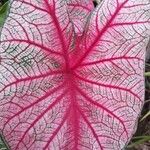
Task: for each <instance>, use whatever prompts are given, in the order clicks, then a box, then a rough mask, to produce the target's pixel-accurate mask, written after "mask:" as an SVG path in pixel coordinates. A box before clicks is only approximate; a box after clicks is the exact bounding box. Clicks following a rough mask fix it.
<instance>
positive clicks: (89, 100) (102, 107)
mask: <svg viewBox="0 0 150 150" xmlns="http://www.w3.org/2000/svg"><path fill="white" fill-rule="evenodd" d="M76 89H77V91H78V92H79V93H80V94H81V95H82V96H83V97H85V99H86V100H87V101H88V102H90V103H91V104H93V105H95V106H97V107H100V108H101V109H102V110H105V111H106V112H107V113H108V114H110V115H112V116H113V117H114V118H116V119H117V120H118V121H119V122H120V123H121V124H122V126H123V128H124V132H125V133H126V135H127V136H128V132H127V130H126V127H125V125H124V123H123V121H122V120H121V119H120V118H119V117H118V116H116V115H115V114H114V113H113V112H111V111H110V110H109V109H107V108H106V107H104V106H103V105H101V104H99V103H97V102H95V101H93V100H92V99H91V98H90V97H88V96H87V95H86V94H85V93H84V92H83V91H82V90H81V89H79V88H78V87H76Z"/></svg>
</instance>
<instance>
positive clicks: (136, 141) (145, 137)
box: [128, 136, 150, 148]
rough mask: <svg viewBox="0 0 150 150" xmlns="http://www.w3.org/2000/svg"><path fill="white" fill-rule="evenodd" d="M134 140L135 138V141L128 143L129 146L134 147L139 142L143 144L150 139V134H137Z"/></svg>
mask: <svg viewBox="0 0 150 150" xmlns="http://www.w3.org/2000/svg"><path fill="white" fill-rule="evenodd" d="M133 140H135V142H133V143H131V144H130V145H128V148H132V147H135V146H137V145H139V144H143V143H145V142H148V141H150V136H137V137H134V138H133Z"/></svg>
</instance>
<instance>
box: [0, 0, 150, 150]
mask: <svg viewBox="0 0 150 150" xmlns="http://www.w3.org/2000/svg"><path fill="white" fill-rule="evenodd" d="M149 8H150V3H149V0H138V1H137V0H132V1H130V0H104V1H103V2H102V3H101V4H100V5H99V6H98V7H97V8H96V9H95V10H94V11H93V12H92V15H91V16H90V18H89V20H88V23H87V24H86V27H85V29H86V32H84V34H83V36H82V39H81V40H80V41H78V40H76V39H75V40H74V38H73V37H74V35H73V33H74V28H73V24H72V22H70V16H68V15H69V14H68V11H67V3H66V1H65V0H53V1H51V0H43V1H39V0H33V1H30V0H13V1H11V9H10V13H9V16H8V18H7V20H6V22H5V24H4V27H3V29H2V33H1V43H0V121H1V123H0V130H1V132H2V134H3V136H4V137H5V138H6V141H7V142H8V144H9V146H10V149H11V150H21V149H22V150H41V149H44V150H53V149H56V150H67V149H69V150H96V149H98V150H120V149H122V148H123V147H124V146H125V144H126V143H127V142H128V141H129V140H130V138H131V136H132V134H133V133H134V130H135V124H136V121H137V117H138V115H139V113H140V110H141V107H142V104H143V101H144V77H143V72H144V57H145V51H146V45H147V42H148V37H149V35H150V33H149V31H150V29H149V28H150V25H149V21H150V16H149V13H150V9H149ZM74 41H77V42H76V43H73V42H74Z"/></svg>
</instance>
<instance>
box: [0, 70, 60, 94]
mask: <svg viewBox="0 0 150 150" xmlns="http://www.w3.org/2000/svg"><path fill="white" fill-rule="evenodd" d="M61 73H63V71H53V72H48V73H45V74H41V75H37V76H32V77H31V76H29V77H26V78H22V79H17V80H16V81H14V82H12V83H9V84H7V85H6V86H5V87H4V88H3V89H1V90H0V92H2V91H4V90H5V89H6V88H7V87H10V86H11V85H14V84H18V83H20V82H25V81H31V80H35V79H39V78H44V77H48V76H50V75H56V74H61Z"/></svg>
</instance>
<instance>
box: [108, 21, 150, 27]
mask: <svg viewBox="0 0 150 150" xmlns="http://www.w3.org/2000/svg"><path fill="white" fill-rule="evenodd" d="M144 23H150V21H138V22H136V21H135V22H123V23H114V24H111V25H110V26H109V27H113V26H123V25H134V24H144Z"/></svg>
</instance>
